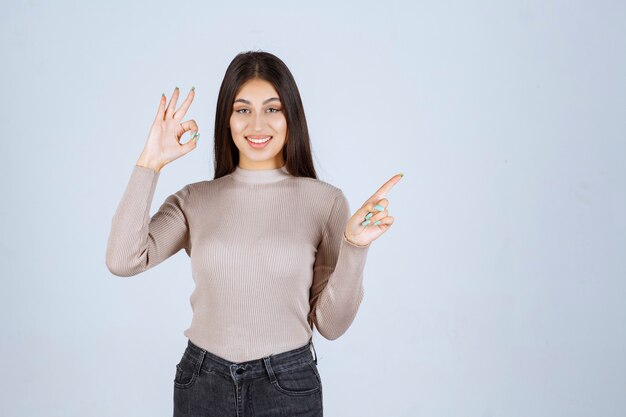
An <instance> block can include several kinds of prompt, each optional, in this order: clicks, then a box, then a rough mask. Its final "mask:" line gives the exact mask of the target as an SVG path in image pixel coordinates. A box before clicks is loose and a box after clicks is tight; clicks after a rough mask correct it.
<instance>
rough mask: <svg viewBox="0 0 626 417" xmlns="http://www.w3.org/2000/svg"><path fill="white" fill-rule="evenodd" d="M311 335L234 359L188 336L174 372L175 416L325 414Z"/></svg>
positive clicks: (237, 416) (245, 416) (244, 416)
mask: <svg viewBox="0 0 626 417" xmlns="http://www.w3.org/2000/svg"><path fill="white" fill-rule="evenodd" d="M311 348H313V352H315V347H313V341H312V339H309V342H308V343H307V344H306V345H304V346H302V347H299V348H296V349H293V350H289V351H287V352H282V353H279V354H275V355H270V356H267V357H264V358H259V359H255V360H250V361H246V362H239V363H235V362H230V361H228V360H226V359H224V358H221V357H219V356H217V355H215V354H213V353H211V352H208V351H207V350H205V349H202V348H200V347H199V346H196V345H195V344H193V343H192V342H191V340H188V343H187V348H186V349H185V351H184V353H183V356H182V358H181V359H180V362H179V363H178V364H177V365H176V374H175V376H174V417H200V416H202V417H213V416H215V417H218V416H219V417H231V416H232V417H265V416H267V417H276V416H285V417H287V416H289V417H291V416H303V417H304V416H310V417H322V416H323V414H322V380H321V377H320V374H319V371H318V369H317V355H315V357H314V356H313V352H311Z"/></svg>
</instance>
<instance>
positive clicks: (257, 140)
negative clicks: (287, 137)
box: [246, 136, 272, 143]
mask: <svg viewBox="0 0 626 417" xmlns="http://www.w3.org/2000/svg"><path fill="white" fill-rule="evenodd" d="M271 138H272V137H271V136H268V137H266V138H265V139H252V138H249V137H246V139H248V140H249V141H250V142H253V143H265V142H267V141H268V140H270V139H271Z"/></svg>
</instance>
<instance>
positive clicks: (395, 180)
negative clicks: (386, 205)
mask: <svg viewBox="0 0 626 417" xmlns="http://www.w3.org/2000/svg"><path fill="white" fill-rule="evenodd" d="M402 177H403V175H402V174H396V175H394V176H393V177H391V178H390V179H389V180H388V181H387V182H386V183H384V184H383V186H382V187H380V188H379V189H378V190H377V191H376V192H375V193H374V194H372V196H371V197H370V198H368V199H367V202H368V203H369V202H373V201H376V200H380V199H381V198H383V197H385V196H386V195H387V193H388V192H389V191H390V190H391V187H393V186H394V185H396V184H397V183H398V182H399V181H400V179H401V178H402Z"/></svg>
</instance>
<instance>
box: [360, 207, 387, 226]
mask: <svg viewBox="0 0 626 417" xmlns="http://www.w3.org/2000/svg"><path fill="white" fill-rule="evenodd" d="M388 215H389V212H388V211H387V210H384V211H378V212H376V214H372V216H371V217H370V218H369V219H368V218H367V216H366V217H365V218H364V219H363V221H362V222H361V225H362V226H376V222H381V223H382V221H383V219H384V218H385V217H387V216H388ZM368 220H369V223H367V221H368ZM363 223H366V224H363Z"/></svg>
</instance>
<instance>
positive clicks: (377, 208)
mask: <svg viewBox="0 0 626 417" xmlns="http://www.w3.org/2000/svg"><path fill="white" fill-rule="evenodd" d="M374 210H378V211H383V210H385V208H384V207H383V206H381V205H380V204H376V205H375V206H374Z"/></svg>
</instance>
